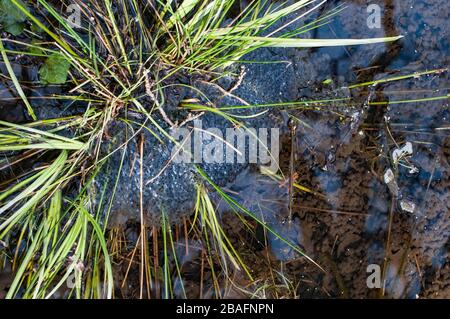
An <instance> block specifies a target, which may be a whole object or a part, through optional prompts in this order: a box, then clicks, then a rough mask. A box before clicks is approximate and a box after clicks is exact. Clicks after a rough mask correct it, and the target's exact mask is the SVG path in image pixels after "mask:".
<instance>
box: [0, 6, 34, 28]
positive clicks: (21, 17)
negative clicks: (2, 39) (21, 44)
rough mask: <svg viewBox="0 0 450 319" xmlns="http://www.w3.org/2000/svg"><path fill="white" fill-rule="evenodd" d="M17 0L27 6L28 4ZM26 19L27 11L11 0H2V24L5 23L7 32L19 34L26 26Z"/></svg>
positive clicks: (4, 26)
mask: <svg viewBox="0 0 450 319" xmlns="http://www.w3.org/2000/svg"><path fill="white" fill-rule="evenodd" d="M15 1H16V2H17V3H18V4H20V5H21V6H22V7H24V8H26V5H25V4H24V3H23V2H22V1H21V0H15ZM27 10H28V9H27ZM26 20H27V17H26V15H25V13H24V12H23V11H22V10H20V9H19V8H18V7H17V6H16V5H15V4H14V3H13V2H12V1H11V0H0V24H2V25H3V28H4V29H5V31H6V32H9V33H11V34H12V35H16V36H17V35H19V34H20V33H22V31H23V29H24V27H25V25H24V22H25V21H26Z"/></svg>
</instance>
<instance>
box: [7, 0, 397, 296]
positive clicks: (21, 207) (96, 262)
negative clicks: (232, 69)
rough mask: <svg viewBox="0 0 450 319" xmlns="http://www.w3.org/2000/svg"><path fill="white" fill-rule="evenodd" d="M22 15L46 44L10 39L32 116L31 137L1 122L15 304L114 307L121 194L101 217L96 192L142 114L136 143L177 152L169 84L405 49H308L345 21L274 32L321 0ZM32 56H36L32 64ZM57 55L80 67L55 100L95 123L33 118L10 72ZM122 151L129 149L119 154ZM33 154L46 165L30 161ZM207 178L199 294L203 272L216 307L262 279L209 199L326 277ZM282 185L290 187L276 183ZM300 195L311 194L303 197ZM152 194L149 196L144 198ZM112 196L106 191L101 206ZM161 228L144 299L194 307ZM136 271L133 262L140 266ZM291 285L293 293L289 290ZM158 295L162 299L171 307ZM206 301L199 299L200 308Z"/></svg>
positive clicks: (190, 2)
mask: <svg viewBox="0 0 450 319" xmlns="http://www.w3.org/2000/svg"><path fill="white" fill-rule="evenodd" d="M10 2H11V3H12V5H14V6H15V8H17V9H19V10H20V11H21V12H22V13H23V14H24V16H26V18H27V20H28V21H29V23H30V24H31V25H32V26H33V27H34V30H35V32H31V31H29V32H27V33H26V36H27V38H26V40H11V39H0V51H1V55H2V60H3V62H4V64H5V66H6V68H7V70H8V74H9V78H10V79H11V81H12V83H13V85H14V87H15V89H16V91H17V93H18V95H19V96H20V98H21V100H22V102H23V103H24V105H25V106H26V109H27V111H28V114H29V116H30V121H28V122H27V123H22V124H17V123H10V122H5V121H1V122H0V152H2V154H4V156H5V157H6V158H7V160H6V161H2V170H3V171H5V172H6V171H7V170H11V171H12V175H11V176H10V178H9V179H7V182H5V183H1V193H0V241H2V242H6V243H8V247H10V248H11V251H12V252H13V254H12V255H13V256H14V257H13V258H12V259H13V265H14V272H15V277H14V280H13V282H12V284H11V287H10V289H9V291H8V294H7V297H8V298H19V297H20V298H51V297H68V298H113V297H114V285H115V278H114V276H115V275H114V272H113V258H111V253H112V249H113V248H112V247H116V248H117V245H113V246H111V245H112V244H113V243H111V241H108V240H107V238H108V236H110V235H111V233H110V231H109V230H108V229H107V225H108V218H109V213H110V210H111V205H112V200H113V198H114V196H115V195H116V194H112V198H110V196H109V195H111V194H104V193H102V194H101V198H102V200H101V201H100V204H98V203H97V204H94V203H95V202H96V201H95V200H94V198H93V197H92V196H94V195H92V194H91V193H90V187H91V183H92V180H93V179H94V178H95V176H96V174H97V173H98V172H99V169H100V167H101V166H102V165H105V164H106V163H107V162H108V158H109V156H110V154H109V155H106V156H105V155H104V154H101V151H100V150H101V148H102V145H103V144H104V142H105V140H106V139H108V127H109V125H110V124H111V123H112V122H113V121H115V120H118V119H120V120H123V121H124V122H125V123H131V122H130V121H131V120H129V119H127V113H128V112H136V113H139V114H141V115H143V117H144V120H143V122H142V123H140V124H139V129H138V130H137V131H136V132H134V135H133V136H132V137H129V139H127V141H131V139H132V138H134V137H135V136H138V134H139V133H140V132H142V131H143V130H149V131H150V132H152V134H155V135H156V132H155V131H153V130H152V128H150V127H149V124H151V125H153V127H155V130H157V131H158V133H160V134H161V135H162V136H163V137H166V138H168V139H170V138H171V137H170V135H169V134H168V132H166V131H165V130H164V129H163V128H162V127H161V125H159V124H158V122H157V121H156V118H157V117H162V118H163V119H164V120H165V121H166V122H167V123H168V124H169V126H173V125H174V123H173V121H172V120H171V119H170V118H169V117H168V115H167V114H166V110H165V96H164V90H163V88H164V87H165V86H167V81H169V80H170V78H171V77H174V76H175V77H176V76H177V74H179V73H181V72H184V73H188V74H193V73H196V74H200V75H201V76H204V77H205V78H206V76H207V75H211V74H217V72H219V73H220V72H224V70H226V67H228V66H229V65H231V64H233V63H235V62H236V61H239V60H240V59H241V57H242V56H244V55H245V54H247V53H249V52H251V51H253V50H256V49H258V48H260V47H298V48H310V47H322V46H332V45H357V44H368V43H380V42H386V41H395V40H397V39H399V37H388V38H376V39H342V40H336V39H316V40H315V39H301V38H298V37H299V36H301V35H302V34H304V33H305V32H307V31H308V30H310V29H311V28H315V27H319V26H321V25H323V24H325V23H327V20H328V19H330V18H331V17H332V16H333V15H334V14H337V13H339V10H344V8H339V10H336V11H335V12H332V13H331V14H329V15H327V16H325V17H324V18H320V19H319V20H318V21H315V22H313V23H310V24H308V25H306V26H303V27H300V28H297V29H294V30H292V28H288V27H289V26H290V25H291V23H292V20H291V22H286V23H285V24H282V25H281V26H277V28H276V29H275V30H274V31H273V28H274V26H275V23H277V22H279V21H280V19H282V18H285V17H288V16H289V15H291V14H298V15H297V17H296V18H295V19H296V20H298V19H300V18H303V17H304V16H305V15H306V14H307V13H308V12H311V11H312V10H314V9H316V8H317V7H318V6H319V5H321V4H322V3H323V2H318V1H315V0H301V1H297V2H295V3H293V4H285V3H283V4H282V3H278V2H272V1H265V0H254V1H251V2H250V3H249V5H248V6H247V7H245V8H244V9H243V10H242V11H241V12H240V13H239V14H237V16H233V15H232V14H231V8H232V6H233V4H234V0H184V1H181V2H178V3H175V2H172V1H164V0H160V1H156V2H140V1H137V0H129V1H124V0H121V1H114V2H112V1H109V0H103V1H93V0H87V1H81V0H73V1H70V2H69V1H60V2H58V4H54V3H53V2H49V1H45V0H37V1H28V2H27V4H31V9H30V7H28V6H27V5H26V4H25V3H24V2H22V1H17V0H11V1H10ZM69 4H70V5H73V4H75V5H77V6H78V7H79V8H80V13H81V15H82V17H81V21H82V25H81V26H74V25H72V24H71V23H69V22H68V20H67V19H66V18H65V17H64V16H63V14H62V12H64V8H66V7H67V6H68V5H69ZM230 17H231V18H230ZM288 29H289V30H288ZM36 30H39V32H38V33H39V34H37V33H36V32H37V31H36ZM31 36H37V37H38V38H39V42H36V43H35V42H32V44H30V43H31ZM20 39H23V38H20ZM30 47H32V48H33V49H34V50H33V51H32V52H31V51H30V50H29V48H30ZM23 48H26V49H23ZM36 49H37V50H38V51H39V54H36ZM51 54H59V55H60V57H61V58H62V59H64V60H65V63H70V66H71V69H70V73H69V75H70V80H69V82H68V83H66V84H65V88H66V89H68V91H67V95H60V96H59V97H58V96H56V97H44V98H47V99H49V98H59V99H67V100H68V101H72V102H73V103H80V102H84V103H85V109H86V111H85V113H84V114H81V115H79V116H69V117H65V118H55V119H48V118H38V116H37V115H36V113H35V112H34V111H35V110H34V109H33V107H32V104H31V102H30V99H28V97H27V95H26V94H25V92H24V90H23V88H22V84H21V83H20V80H19V79H18V78H17V76H16V75H15V74H14V71H13V69H12V66H11V62H10V61H11V60H12V59H11V58H12V56H17V55H23V56H28V57H30V58H31V59H39V58H40V57H42V56H50V55H51ZM64 76H65V75H64ZM63 78H64V77H63ZM364 85H365V84H364ZM323 102H326V101H323ZM295 104H296V103H293V104H292V105H295ZM302 105H303V106H306V107H307V106H308V104H307V103H306V102H305V103H303V104H301V105H300V104H298V105H297V106H302ZM184 106H185V108H186V109H189V108H195V109H196V111H199V112H213V113H215V114H216V115H217V116H222V117H224V118H226V119H228V120H230V121H231V122H232V123H234V124H236V125H239V124H240V118H239V117H237V116H235V115H232V114H230V113H227V111H231V110H235V109H238V108H241V106H230V107H229V108H222V109H217V108H214V107H212V106H210V105H207V106H205V105H203V106H201V105H195V104H193V103H185V104H184ZM265 106H266V107H273V106H276V105H274V104H273V105H272V104H271V105H265ZM242 107H243V106H242ZM245 107H249V106H245ZM253 107H254V106H253ZM124 148H126V143H125V144H124V145H122V146H120V147H119V148H117V149H115V150H113V151H111V152H117V151H120V150H121V149H122V150H123V149H124ZM30 151H34V152H35V153H27V152H30ZM30 154H31V155H30ZM33 158H34V161H35V167H33V168H30V169H29V170H28V171H27V172H25V173H24V174H21V175H17V174H16V173H15V171H14V169H15V166H16V165H17V163H23V161H24V160H25V159H26V160H27V161H31V162H33ZM122 163H123V157H122ZM199 175H200V176H201V177H202V178H203V179H204V184H202V183H199V185H198V188H197V205H196V208H195V211H194V212H193V215H194V217H193V221H192V223H191V226H192V228H191V232H190V233H189V234H191V235H192V236H195V237H196V238H197V239H198V240H199V241H200V242H201V243H202V254H201V260H202V280H201V285H203V268H204V267H203V266H205V265H208V267H209V269H210V272H211V281H212V286H213V287H214V293H213V294H212V295H213V296H214V297H222V295H223V294H222V289H221V283H223V282H224V283H225V285H228V283H230V282H231V283H232V282H233V276H232V275H231V274H232V273H233V272H242V273H244V274H245V275H246V276H247V277H248V278H250V279H252V275H251V272H250V271H249V269H248V267H247V266H246V264H245V261H244V259H243V258H242V257H241V256H240V255H239V253H238V251H237V248H236V247H234V246H233V244H232V243H231V241H230V239H229V238H228V237H227V234H226V233H225V231H224V229H223V228H222V222H221V218H220V216H219V215H218V213H217V212H216V210H215V207H214V205H213V203H212V201H211V199H210V196H209V194H208V189H207V187H206V186H207V185H208V186H209V187H210V188H212V189H213V190H215V191H216V192H217V193H218V194H219V195H220V196H221V197H222V198H223V199H224V200H225V201H226V202H227V203H228V204H229V205H230V207H231V208H232V210H233V211H235V212H236V213H237V214H239V215H242V214H244V215H245V216H247V217H248V218H250V219H253V220H256V222H257V223H259V224H260V225H262V226H263V227H264V229H265V230H266V231H267V232H270V233H272V234H273V235H274V236H276V237H277V238H279V239H280V240H281V241H283V242H285V243H286V244H287V245H289V246H290V247H291V248H292V249H294V250H295V251H297V252H298V253H299V254H300V255H303V256H304V257H305V258H306V259H308V260H309V261H310V262H311V263H313V264H315V265H316V266H317V267H319V268H320V269H322V268H321V267H320V265H318V264H317V263H316V262H315V261H313V260H312V259H311V258H310V257H308V256H307V255H306V254H305V253H304V252H303V251H301V250H300V249H299V248H298V247H297V246H296V245H294V244H292V243H290V242H289V241H287V240H285V239H284V238H282V237H281V236H279V235H278V234H277V233H276V232H275V231H274V230H272V229H270V228H269V227H268V226H267V225H266V224H265V223H264V222H263V221H261V220H259V219H258V218H257V217H256V216H255V215H254V214H253V213H252V212H250V211H248V210H247V209H246V208H245V207H243V206H241V205H239V204H238V203H237V202H235V201H234V200H233V199H232V198H231V197H229V196H228V195H227V194H226V193H225V192H224V191H222V190H221V189H220V188H219V187H217V186H216V185H214V184H213V183H212V181H211V179H210V178H209V177H208V176H207V175H206V174H205V173H204V172H202V171H201V170H199ZM19 176H20V178H19ZM273 177H274V178H278V175H273ZM117 181H118V179H117V180H116V185H115V187H117ZM294 186H295V187H297V188H299V189H300V190H303V191H309V190H308V189H306V188H303V187H302V186H300V185H294ZM143 187H144V185H143V184H142V183H141V192H142V188H143ZM105 190H106V186H105V188H104V189H103V192H105ZM107 200H110V201H109V203H108V201H107ZM141 206H142V205H141ZM104 211H106V213H104ZM242 220H243V221H244V222H245V220H244V219H243V218H242ZM141 223H143V221H142V220H141ZM161 225H162V226H161V227H160V229H159V232H158V231H157V230H156V229H154V231H152V236H153V240H154V245H153V251H152V252H151V251H150V248H149V246H150V245H147V238H148V234H147V227H146V226H148V225H145V226H144V225H143V224H142V225H141V232H140V243H141V245H140V254H141V260H140V261H139V262H140V293H139V297H140V298H143V297H144V292H145V291H146V292H147V297H150V296H151V292H152V291H155V290H156V291H157V292H156V294H154V296H156V297H159V296H162V297H164V298H172V297H174V296H175V295H176V294H175V292H174V287H175V285H177V287H181V288H180V289H181V297H187V293H186V291H185V288H184V285H183V279H182V265H181V264H179V262H178V260H179V258H178V257H177V254H178V252H177V249H176V246H175V242H176V240H175V238H174V236H173V234H172V229H173V226H172V223H171V221H170V213H169V212H162V213H161ZM154 228H155V227H154ZM158 233H160V235H161V237H162V238H161V240H162V243H161V244H158ZM186 237H188V234H186ZM186 240H187V239H186ZM112 241H114V239H113V240H112ZM21 247H24V248H21ZM155 247H156V249H155ZM158 247H160V248H161V250H162V256H161V255H159V253H158V251H159V248H158ZM136 249H137V246H136ZM114 251H115V250H114ZM135 251H136V250H134V252H135ZM134 252H133V256H135V254H134ZM160 260H161V261H162V268H161V267H160V266H159V265H160ZM132 261H133V257H132V259H131V261H130V265H131V263H132ZM159 282H162V285H159ZM68 283H70V284H68ZM285 284H286V286H289V287H290V288H289V289H292V287H291V284H290V283H289V282H288V281H285ZM158 287H161V288H162V290H161V292H162V293H160V292H159V291H158ZM203 288H204V287H203V286H201V288H200V297H202V296H203V291H204V289H203ZM263 289H264V288H263ZM255 294H259V292H258V291H257V292H256V293H255Z"/></svg>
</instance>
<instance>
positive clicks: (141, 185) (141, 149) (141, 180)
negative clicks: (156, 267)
mask: <svg viewBox="0 0 450 319" xmlns="http://www.w3.org/2000/svg"><path fill="white" fill-rule="evenodd" d="M139 153H140V160H141V163H140V169H139V174H140V177H139V193H140V196H139V197H140V198H139V206H140V215H141V236H140V237H141V263H140V265H139V267H140V290H139V299H143V295H144V263H145V259H144V251H145V237H144V234H145V226H144V198H143V197H144V135H143V134H141V136H140V139H139Z"/></svg>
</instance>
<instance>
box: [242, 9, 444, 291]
mask: <svg viewBox="0 0 450 319" xmlns="http://www.w3.org/2000/svg"><path fill="white" fill-rule="evenodd" d="M342 3H345V5H346V9H345V10H343V11H342V12H341V13H340V14H339V15H338V16H336V17H335V18H334V19H333V21H332V22H331V23H330V24H328V25H325V26H323V27H321V28H319V29H317V30H315V31H313V32H311V34H310V36H311V37H315V38H363V37H382V36H393V35H399V34H401V35H404V38H403V39H401V40H400V41H397V42H395V43H389V44H381V45H368V46H359V47H341V48H322V49H313V50H308V51H305V50H301V51H300V50H279V51H277V50H266V51H263V50H261V51H258V53H255V57H259V58H262V59H264V60H267V59H269V60H270V59H272V60H277V59H278V60H287V61H289V66H288V67H284V66H283V67H277V68H272V69H264V67H261V66H259V67H255V68H256V70H255V69H252V68H253V67H252V68H250V72H249V79H250V81H254V87H256V88H255V89H254V90H255V96H257V97H259V98H263V99H264V98H265V96H266V95H267V94H271V96H272V98H273V97H274V96H277V97H278V100H277V101H288V100H290V99H294V100H301V99H310V100H316V99H320V98H330V97H350V98H351V101H352V103H354V104H356V105H357V107H352V106H350V105H347V106H346V107H343V108H342V107H339V106H336V105H330V109H331V110H334V111H339V112H341V113H343V114H345V115H346V116H345V118H346V119H342V117H341V116H336V115H335V114H330V113H329V112H327V111H323V110H322V111H318V112H309V111H289V112H290V113H291V114H293V115H295V116H297V117H298V118H301V120H302V121H304V123H307V124H308V126H305V125H299V129H298V131H297V136H296V139H297V142H296V149H297V151H296V153H297V159H298V160H297V161H296V165H295V171H296V173H297V174H298V175H299V182H300V183H302V184H303V185H305V186H308V187H309V188H312V189H313V190H315V191H317V192H319V193H321V194H324V195H325V197H326V198H325V199H323V198H321V197H318V196H316V195H311V194H307V193H301V192H300V193H297V194H296V195H295V205H296V207H297V209H296V210H295V216H296V218H297V219H295V221H296V222H295V224H294V225H295V227H291V226H287V225H288V224H286V223H284V221H285V217H286V214H287V213H286V211H287V202H288V200H287V194H286V192H284V193H282V194H280V191H279V190H277V191H274V190H275V189H277V186H276V183H275V185H273V183H272V184H270V183H269V184H264V183H261V182H260V181H259V180H258V178H259V179H260V178H261V177H257V176H255V177H253V179H252V177H250V176H247V177H246V178H243V179H237V181H236V183H237V184H235V185H234V187H235V188H237V189H240V192H239V194H240V196H241V197H243V198H241V200H242V202H244V203H250V204H248V207H251V208H253V209H255V210H256V211H258V209H259V210H261V205H260V203H261V202H263V201H264V200H265V201H266V202H269V203H270V205H268V207H266V210H265V211H266V212H271V213H266V215H270V216H271V218H272V219H271V220H270V221H269V222H268V223H269V224H270V225H271V226H272V227H274V229H276V230H277V231H278V232H279V233H280V234H284V235H285V237H287V238H289V239H290V240H292V242H295V243H298V244H300V245H301V246H302V247H304V248H305V250H306V253H307V254H308V255H309V256H311V257H312V258H313V259H316V260H325V261H324V262H323V264H322V266H323V267H324V268H326V269H327V270H329V271H330V273H329V274H328V275H326V276H325V277H324V278H321V279H318V283H317V286H319V287H322V288H323V287H326V290H327V291H328V292H329V291H330V290H331V291H332V293H331V295H333V296H340V295H345V296H350V297H367V296H372V297H374V296H388V297H403V298H418V297H449V296H450V281H449V279H450V275H449V273H448V270H449V258H448V257H449V235H450V219H449V217H450V195H449V186H450V185H449V184H450V183H449V173H450V169H449V158H450V157H449V154H450V152H449V146H450V136H449V134H448V130H449V124H450V121H449V102H448V94H449V81H448V79H449V77H448V65H449V53H450V47H449V44H450V41H449V40H450V35H449V30H450V23H449V21H448V17H449V9H450V8H449V5H448V2H446V1H427V0H422V1H344V2H343V1H335V2H333V1H331V2H328V3H327V5H325V6H324V7H323V8H322V10H320V12H318V13H317V15H320V14H322V15H323V14H326V12H327V11H328V10H330V9H331V8H334V7H336V5H338V4H342ZM370 4H376V5H378V6H379V8H380V13H381V23H380V27H379V28H378V27H375V28H369V26H368V25H367V18H368V16H369V14H370V13H372V12H370V13H368V12H367V7H368V5H370ZM315 17H317V16H315V15H314V14H313V16H312V17H311V18H310V19H314V18H315ZM433 69H445V71H443V72H438V73H436V74H431V75H427V76H420V77H419V76H416V77H413V78H410V79H406V80H402V81H395V82H389V83H384V84H379V85H376V86H370V87H367V88H360V89H354V90H350V91H349V90H346V89H345V87H348V86H349V85H351V84H352V83H361V82H366V81H373V80H377V79H381V78H388V77H394V76H398V75H405V74H413V73H415V72H422V71H427V70H433ZM261 73H262V74H265V76H266V79H269V80H268V81H266V82H264V81H259V80H258V78H259V77H260V74H261ZM268 74H269V75H268ZM279 74H282V75H279ZM277 76H279V77H280V78H282V79H277ZM324 80H328V81H327V82H328V83H329V84H327V85H324V84H323V83H322V82H323V81H324ZM330 80H331V81H330ZM267 82H269V84H268V83H267ZM278 91H279V92H280V94H277V93H278ZM268 92H270V93H268ZM258 93H259V94H258ZM244 95H245V92H244ZM433 97H437V100H435V101H416V102H414V101H413V100H421V99H428V98H433ZM249 98H250V97H249ZM402 101H410V102H408V103H405V102H402ZM254 102H255V103H258V102H259V101H254ZM376 102H383V103H378V104H377V103H376ZM330 109H329V110H330ZM283 152H284V159H285V161H284V166H283V162H282V168H283V169H284V173H285V174H286V175H287V176H288V175H289V164H288V162H289V154H290V146H289V140H287V141H285V143H284V144H283V147H282V153H283ZM399 154H400V156H399ZM282 158H283V156H282ZM386 172H388V175H387V177H389V178H388V179H387V180H386V179H385V175H386ZM390 172H392V177H390V176H389V173H390ZM249 179H250V181H249ZM386 181H387V183H386ZM245 185H247V188H245ZM278 188H279V185H278ZM255 193H256V195H255ZM261 197H263V198H261ZM280 202H282V203H283V204H279V203H280ZM277 205H278V206H277ZM256 206H257V207H256ZM274 206H275V207H274ZM273 212H278V213H277V214H276V216H277V217H276V218H275V217H274V215H273ZM264 217H265V219H267V216H264ZM269 242H270V244H271V245H272V251H273V253H274V255H275V256H277V257H278V258H279V259H280V260H284V261H287V260H292V258H294V257H295V254H294V255H293V252H292V251H291V250H290V249H289V248H288V247H287V246H286V245H285V244H283V243H282V242H281V243H280V242H278V241H277V240H276V238H272V239H271V240H269ZM325 255H326V256H327V258H322V257H323V256H325ZM301 265H302V264H301V263H300V264H298V263H297V264H296V263H295V262H293V263H291V269H290V270H291V271H292V272H293V273H296V272H297V270H298V269H299V268H298V267H302V266H301ZM369 265H378V266H380V269H381V276H380V278H381V286H382V289H381V290H377V289H369V288H368V286H367V283H366V279H367V277H368V275H369V274H370V273H368V272H367V269H368V268H367V267H369ZM331 269H332V271H331ZM338 278H339V280H338ZM315 288H317V287H315ZM310 291H311V289H309V288H308V289H306V290H305V292H304V294H305V295H308V294H309V293H310ZM327 295H328V294H327Z"/></svg>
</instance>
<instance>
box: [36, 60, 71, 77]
mask: <svg viewBox="0 0 450 319" xmlns="http://www.w3.org/2000/svg"><path fill="white" fill-rule="evenodd" d="M69 68H70V62H69V61H67V59H66V58H65V57H64V56H62V55H61V54H58V53H54V54H52V55H50V56H49V57H48V58H47V60H45V63H44V65H42V66H41V68H40V69H39V80H40V81H41V82H42V83H43V84H63V83H65V82H66V81H67V73H68V72H69Z"/></svg>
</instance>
